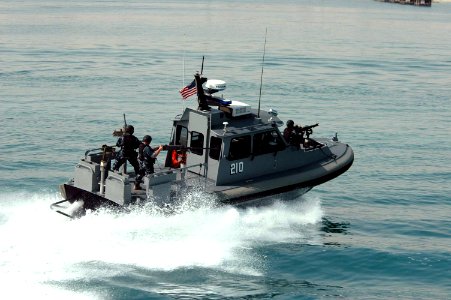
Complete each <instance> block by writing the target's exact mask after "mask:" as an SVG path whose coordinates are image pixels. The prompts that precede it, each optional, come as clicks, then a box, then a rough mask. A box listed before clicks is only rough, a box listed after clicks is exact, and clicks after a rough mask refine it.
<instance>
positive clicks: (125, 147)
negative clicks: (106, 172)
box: [113, 125, 140, 174]
mask: <svg viewBox="0 0 451 300" xmlns="http://www.w3.org/2000/svg"><path fill="white" fill-rule="evenodd" d="M134 132H135V128H134V127H133V126H132V125H127V127H125V133H124V135H123V136H121V137H120V138H119V139H118V140H117V143H116V146H118V147H121V150H120V151H119V153H118V155H117V157H116V163H115V164H114V166H113V170H114V171H118V170H119V168H120V167H121V166H122V164H124V163H125V162H126V161H127V160H128V161H129V162H130V164H131V165H132V166H133V168H134V169H135V174H138V173H139V164H138V154H137V153H136V149H137V148H138V147H139V144H140V141H139V139H138V138H137V137H136V136H134V135H133V133H134Z"/></svg>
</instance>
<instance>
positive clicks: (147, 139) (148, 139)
mask: <svg viewBox="0 0 451 300" xmlns="http://www.w3.org/2000/svg"><path fill="white" fill-rule="evenodd" d="M151 141H152V137H151V136H150V135H145V136H144V137H143V142H149V143H150V142H151Z"/></svg>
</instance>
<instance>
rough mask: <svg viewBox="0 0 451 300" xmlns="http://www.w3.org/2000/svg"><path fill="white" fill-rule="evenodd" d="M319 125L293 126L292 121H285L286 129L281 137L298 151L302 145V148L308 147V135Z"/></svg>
mask: <svg viewBox="0 0 451 300" xmlns="http://www.w3.org/2000/svg"><path fill="white" fill-rule="evenodd" d="M318 125H319V124H318V123H316V124H313V125H307V126H299V125H294V122H293V120H288V121H287V127H286V128H285V130H284V131H283V137H284V138H285V140H286V141H287V142H288V143H289V144H290V145H293V146H296V147H297V148H298V149H299V148H300V146H301V145H302V146H303V147H304V148H307V147H309V146H310V145H309V141H310V135H311V134H312V133H313V128H315V127H317V126H318Z"/></svg>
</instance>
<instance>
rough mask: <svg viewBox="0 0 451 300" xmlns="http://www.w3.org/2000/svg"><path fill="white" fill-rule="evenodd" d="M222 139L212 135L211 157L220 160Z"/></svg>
mask: <svg viewBox="0 0 451 300" xmlns="http://www.w3.org/2000/svg"><path fill="white" fill-rule="evenodd" d="M221 145H222V139H220V138H217V137H215V136H212V137H211V139H210V158H212V159H215V160H219V156H220V154H221Z"/></svg>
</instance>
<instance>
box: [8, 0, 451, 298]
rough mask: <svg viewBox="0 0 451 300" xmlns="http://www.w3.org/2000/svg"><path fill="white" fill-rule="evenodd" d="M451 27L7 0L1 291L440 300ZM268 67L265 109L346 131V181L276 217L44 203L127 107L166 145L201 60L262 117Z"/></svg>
mask: <svg viewBox="0 0 451 300" xmlns="http://www.w3.org/2000/svg"><path fill="white" fill-rule="evenodd" d="M266 30H267V32H268V33H267V35H266V46H265V44H264V41H265V31H266ZM450 32H451V4H449V3H433V5H432V7H430V8H424V7H414V6H404V5H395V4H388V3H381V2H377V1H371V0H350V1H345V0H333V1H332V0H323V1H302V0H300V1H290V0H282V1H277V2H274V1H250V0H245V1H216V0H211V1H207V0H205V1H182V0H179V1H165V2H157V1H116V0H112V1H81V0H80V1H71V2H69V3H67V2H62V1H56V0H46V1H37V0H36V1H34V0H24V1H11V0H3V1H2V2H0V62H1V67H0V83H1V84H0V103H1V105H0V115H1V118H0V128H1V129H2V135H1V139H0V282H1V289H0V297H1V298H2V299H25V298H32V297H33V298H36V297H46V298H50V299H61V298H65V299H161V298H175V299H193V298H195V299H196V298H197V299H222V298H229V299H235V298H245V299H250V298H252V299H267V298H276V299H331V298H332V299H335V298H338V299H340V298H343V299H362V298H370V299H371V298H373V299H375V298H377V299H449V297H450V295H451V284H450V282H451V281H450V279H451V271H450V270H451V250H450V248H451V232H450V229H449V228H450V225H451V221H450V218H451V202H450V200H451V196H450V194H451V188H450V186H451V167H450V165H449V161H450V157H451V142H450V138H451V136H450V133H451V131H450V127H451V104H450V103H451V99H450V98H451V52H450V49H451V35H450V34H449V33H450ZM264 48H265V49H266V50H265V52H264ZM263 54H265V62H264V64H263V66H264V68H263V77H262V78H263V85H262V96H261V106H262V108H264V109H269V108H273V109H276V110H277V111H278V112H279V117H281V118H282V120H283V121H286V120H288V119H293V120H294V121H295V123H297V124H300V125H310V124H314V123H317V122H318V123H319V124H320V126H319V127H317V128H315V132H314V136H326V137H331V136H333V135H335V133H336V132H337V133H338V138H339V139H340V140H341V141H343V142H346V143H348V144H350V145H351V146H352V147H353V149H354V151H355V163H354V165H353V166H352V167H351V169H350V170H349V171H348V172H347V173H345V174H344V175H342V176H340V177H338V178H336V179H334V180H333V181H331V182H328V183H326V184H323V185H321V186H318V187H316V188H314V189H313V190H312V191H310V192H309V193H307V194H306V195H304V196H302V197H295V196H293V197H292V198H293V199H290V200H292V201H281V200H280V201H279V199H282V198H287V195H285V196H284V197H280V196H276V197H275V198H274V199H273V200H275V204H274V205H271V206H267V207H256V208H248V209H238V208H235V207H228V206H227V207H217V206H215V205H212V203H214V201H215V200H214V199H211V198H209V197H208V196H207V195H204V194H202V193H194V194H192V195H190V196H189V197H187V198H188V200H187V203H185V204H184V206H183V207H182V209H180V211H179V213H178V214H174V215H167V214H165V213H163V212H161V211H159V210H158V209H156V208H155V207H152V206H151V205H150V206H146V207H142V208H140V209H135V210H132V211H131V212H130V213H129V214H125V215H124V214H116V213H114V212H111V211H106V210H105V211H103V210H101V211H98V212H96V213H88V215H87V216H86V217H84V218H82V219H79V220H75V221H69V220H67V219H66V218H64V217H63V216H61V215H59V214H56V213H54V212H53V211H51V210H50V209H49V205H50V204H51V203H53V202H56V201H58V200H60V199H61V196H60V195H59V194H58V188H57V187H58V184H60V183H63V182H65V181H67V180H69V179H70V178H71V176H72V174H73V171H74V165H75V163H76V161H77V160H78V159H79V158H80V157H82V156H83V153H84V151H86V150H87V149H92V148H97V147H100V146H101V145H103V144H109V145H110V144H114V143H115V138H114V137H113V136H112V135H111V133H112V132H113V130H115V129H118V128H120V127H122V125H123V114H126V118H127V123H129V124H133V125H134V126H135V132H136V135H137V136H138V137H141V136H144V135H145V134H150V135H152V137H153V143H154V144H165V143H168V140H169V136H170V133H171V124H172V123H171V120H172V119H173V118H174V117H175V116H176V115H177V114H180V113H181V112H182V111H183V108H184V107H192V108H195V107H196V105H197V103H196V100H195V99H194V97H193V98H190V99H189V100H188V101H182V100H181V97H180V95H179V93H178V90H179V89H180V88H182V87H183V86H184V85H186V84H188V83H189V82H190V81H191V80H192V78H193V77H192V75H193V74H194V73H195V72H196V71H200V70H201V64H202V57H205V62H204V66H203V73H204V74H205V76H207V77H209V78H211V79H221V80H225V81H226V82H227V90H226V91H224V95H225V96H227V98H229V99H232V100H234V99H236V100H239V101H242V102H246V103H248V104H250V105H252V106H253V107H257V106H258V99H259V89H260V76H261V75H262V73H261V72H262V58H263ZM158 160H159V161H158V163H159V164H162V162H163V156H162V155H160V157H159V159H158Z"/></svg>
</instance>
